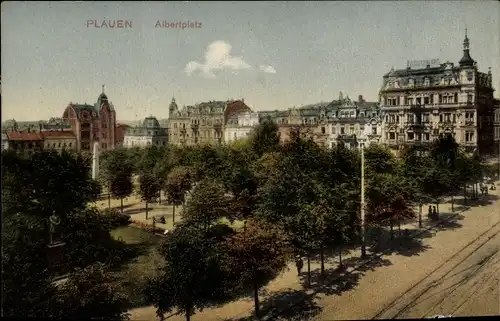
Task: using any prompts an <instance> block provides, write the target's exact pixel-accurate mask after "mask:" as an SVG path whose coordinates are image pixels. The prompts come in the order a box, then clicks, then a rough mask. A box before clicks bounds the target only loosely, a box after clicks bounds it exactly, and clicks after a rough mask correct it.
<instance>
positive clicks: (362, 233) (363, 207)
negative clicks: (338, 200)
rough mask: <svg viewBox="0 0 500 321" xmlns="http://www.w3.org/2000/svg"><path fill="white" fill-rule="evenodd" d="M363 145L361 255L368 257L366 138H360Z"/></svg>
mask: <svg viewBox="0 0 500 321" xmlns="http://www.w3.org/2000/svg"><path fill="white" fill-rule="evenodd" d="M360 147H361V215H360V216H361V257H362V258H365V257H366V244H365V232H366V231H365V139H364V138H361V139H360Z"/></svg>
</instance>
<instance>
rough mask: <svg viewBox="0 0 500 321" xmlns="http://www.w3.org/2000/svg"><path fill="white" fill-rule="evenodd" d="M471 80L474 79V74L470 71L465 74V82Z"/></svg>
mask: <svg viewBox="0 0 500 321" xmlns="http://www.w3.org/2000/svg"><path fill="white" fill-rule="evenodd" d="M473 78H474V73H473V72H472V71H468V72H467V80H468V81H472V79H473Z"/></svg>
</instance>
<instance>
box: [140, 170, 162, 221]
mask: <svg viewBox="0 0 500 321" xmlns="http://www.w3.org/2000/svg"><path fill="white" fill-rule="evenodd" d="M160 189H161V186H160V183H159V182H158V180H157V178H156V177H155V176H154V175H153V174H152V173H147V172H142V173H141V174H140V175H139V194H140V195H141V198H142V200H143V201H144V202H145V203H146V220H147V219H148V213H149V207H148V205H149V203H152V202H153V201H154V200H155V199H156V198H157V197H158V193H159V192H160Z"/></svg>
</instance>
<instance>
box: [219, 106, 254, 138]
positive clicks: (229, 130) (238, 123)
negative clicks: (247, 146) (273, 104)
mask: <svg viewBox="0 0 500 321" xmlns="http://www.w3.org/2000/svg"><path fill="white" fill-rule="evenodd" d="M259 119H260V118H259V114H258V113H252V112H243V113H240V114H237V115H236V116H235V117H231V118H230V119H227V120H226V126H225V129H224V141H225V142H226V143H231V142H234V141H236V140H239V139H245V138H248V137H249V136H250V134H251V133H252V131H253V129H254V128H255V127H256V126H257V125H258V124H259Z"/></svg>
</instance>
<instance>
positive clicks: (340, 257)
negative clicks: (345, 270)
mask: <svg viewBox="0 0 500 321" xmlns="http://www.w3.org/2000/svg"><path fill="white" fill-rule="evenodd" d="M342 265H343V264H342V247H339V268H342Z"/></svg>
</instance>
